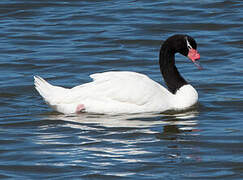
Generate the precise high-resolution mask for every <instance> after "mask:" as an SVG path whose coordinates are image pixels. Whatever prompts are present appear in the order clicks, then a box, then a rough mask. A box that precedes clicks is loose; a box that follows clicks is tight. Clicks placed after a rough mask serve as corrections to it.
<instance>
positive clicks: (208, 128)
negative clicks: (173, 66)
mask: <svg viewBox="0 0 243 180" xmlns="http://www.w3.org/2000/svg"><path fill="white" fill-rule="evenodd" d="M242 22H243V2H242V1H221V0H218V1H209V0H205V1H200V2H199V1H183V2H182V1H163V2H160V1H146V0H144V1H128V0H124V1H121V0H120V1H96V0H93V1H45V0H43V1H25V0H13V1H10V0H2V1H1V2H0V106H1V108H0V114H1V115H0V178H11V179H48V178H50V179H215V178H217V179H242V178H243V131H242V128H243V99H242V96H243V91H242V88H243V65H242V64H243V63H242V56H243V41H242V37H243V31H242V30H243V29H242V27H243V26H242ZM177 33H182V34H189V35H191V36H192V37H194V38H195V39H196V40H197V42H198V50H199V52H200V54H201V60H200V61H201V64H202V66H203V67H204V70H198V69H197V68H196V67H195V66H194V65H193V64H192V63H191V62H189V61H188V60H187V59H186V58H185V57H183V56H181V55H177V56H176V59H177V66H178V69H179V70H180V72H181V73H182V74H183V76H184V77H185V78H186V79H187V80H188V81H189V82H190V83H191V84H192V85H193V86H194V87H195V88H196V89H197V91H198V93H199V97H200V98H199V104H198V106H196V107H194V108H192V109H190V110H188V111H186V112H181V113H180V114H175V113H167V114H157V115H154V114H140V115H132V116H126V115H120V116H107V115H94V114H81V115H77V116H65V115H62V114H58V113H56V112H53V111H52V110H51V109H50V108H48V107H47V106H46V104H45V103H44V102H43V100H42V99H41V97H40V96H39V94H38V93H37V92H36V91H35V89H34V87H33V75H40V76H42V77H44V78H46V79H47V80H48V81H49V82H51V83H53V84H55V85H62V86H65V87H73V86H75V85H78V84H81V83H85V82H89V81H90V78H89V75H90V74H92V73H95V72H103V71H108V70H128V71H137V72H140V73H144V74H147V75H148V76H149V77H151V78H152V79H154V80H155V81H158V82H162V83H163V81H162V78H161V74H160V72H159V67H158V53H159V48H160V45H161V43H162V42H163V40H165V39H166V38H168V37H169V36H171V35H173V34H177Z"/></svg>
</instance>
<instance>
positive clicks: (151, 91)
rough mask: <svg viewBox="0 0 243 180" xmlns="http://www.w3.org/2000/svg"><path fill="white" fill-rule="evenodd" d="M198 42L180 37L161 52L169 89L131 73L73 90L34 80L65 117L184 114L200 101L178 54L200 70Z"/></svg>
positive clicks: (97, 77)
mask: <svg viewBox="0 0 243 180" xmlns="http://www.w3.org/2000/svg"><path fill="white" fill-rule="evenodd" d="M196 49H197V43H196V41H195V40H194V39H193V38H192V37H190V36H188V35H182V34H176V35H173V36H171V37H169V38H168V39H167V40H166V41H164V43H163V44H162V46H161V48H160V54H159V65H160V71H161V74H162V76H163V78H164V81H165V84H166V85H167V87H168V89H166V88H165V87H163V86H162V85H160V84H159V83H157V82H155V81H153V80H152V79H150V78H149V77H148V76H146V75H144V74H140V73H137V72H130V71H109V72H103V73H96V74H92V75H90V77H91V78H92V79H93V81H92V82H88V83H85V84H81V85H79V86H76V87H73V88H71V89H67V88H63V87H59V86H53V85H51V84H49V83H48V82H47V81H45V80H44V79H43V78H41V77H39V76H34V84H35V88H36V90H37V91H38V92H39V94H40V95H41V96H42V97H43V99H44V101H45V102H46V103H47V104H48V105H49V106H50V107H51V108H53V109H54V110H55V111H58V112H60V113H63V114H73V113H82V112H88V113H99V114H123V113H124V114H128V113H129V114H131V113H147V112H149V113H150V112H152V113H153V112H154V113H155V112H158V113H159V112H164V111H167V110H184V109H187V108H189V107H191V106H193V105H194V104H195V103H196V102H197V101H198V93H197V91H196V90H195V89H194V88H193V87H192V86H191V85H190V84H189V83H188V82H187V81H186V80H185V79H184V78H183V77H182V76H181V75H180V73H179V71H178V70H177V68H176V66H175V53H180V54H182V55H184V56H187V57H188V58H189V59H190V60H191V61H192V62H194V63H195V64H196V65H197V66H198V67H200V66H199V65H198V64H197V60H198V59H199V58H200V54H199V53H198V52H197V50H196Z"/></svg>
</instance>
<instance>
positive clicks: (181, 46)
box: [163, 34, 197, 56]
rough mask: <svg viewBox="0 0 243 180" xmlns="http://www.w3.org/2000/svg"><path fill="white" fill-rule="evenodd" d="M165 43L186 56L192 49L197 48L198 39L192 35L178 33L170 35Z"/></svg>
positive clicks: (175, 51)
mask: <svg viewBox="0 0 243 180" xmlns="http://www.w3.org/2000/svg"><path fill="white" fill-rule="evenodd" d="M163 45H165V46H167V47H169V48H171V50H173V51H174V53H177V52H179V53H180V54H182V55H184V56H188V53H189V50H190V49H194V50H196V49H197V43H196V41H195V40H194V39H193V38H192V37H191V36H188V35H183V34H176V35H173V36H171V37H169V38H168V39H167V40H166V41H165V42H164V44H163Z"/></svg>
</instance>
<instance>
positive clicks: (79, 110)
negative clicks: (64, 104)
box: [76, 104, 85, 113]
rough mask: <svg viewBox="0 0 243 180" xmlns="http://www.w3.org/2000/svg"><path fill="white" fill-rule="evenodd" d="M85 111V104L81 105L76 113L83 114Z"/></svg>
mask: <svg viewBox="0 0 243 180" xmlns="http://www.w3.org/2000/svg"><path fill="white" fill-rule="evenodd" d="M84 110H85V107H84V105H83V104H79V105H78V106H77V108H76V113H79V112H82V111H84Z"/></svg>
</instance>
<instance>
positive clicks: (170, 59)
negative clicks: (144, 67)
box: [159, 44, 188, 94]
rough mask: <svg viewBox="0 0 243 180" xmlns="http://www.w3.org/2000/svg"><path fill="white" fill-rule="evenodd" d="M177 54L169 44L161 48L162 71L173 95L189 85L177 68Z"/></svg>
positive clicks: (160, 61) (160, 62)
mask: <svg viewBox="0 0 243 180" xmlns="http://www.w3.org/2000/svg"><path fill="white" fill-rule="evenodd" d="M175 53H176V52H175V51H174V50H173V48H170V47H169V46H168V44H167V45H166V44H164V45H162V47H161V50H160V57H159V64H160V71H161V73H162V75H163V77H164V80H165V83H166V85H167V87H168V90H169V91H170V92H171V93H173V94H175V93H176V91H177V90H178V89H180V87H182V86H183V85H186V84H188V83H187V82H186V80H185V79H184V78H183V77H182V76H181V75H180V73H179V72H178V70H177V68H176V66H175Z"/></svg>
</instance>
